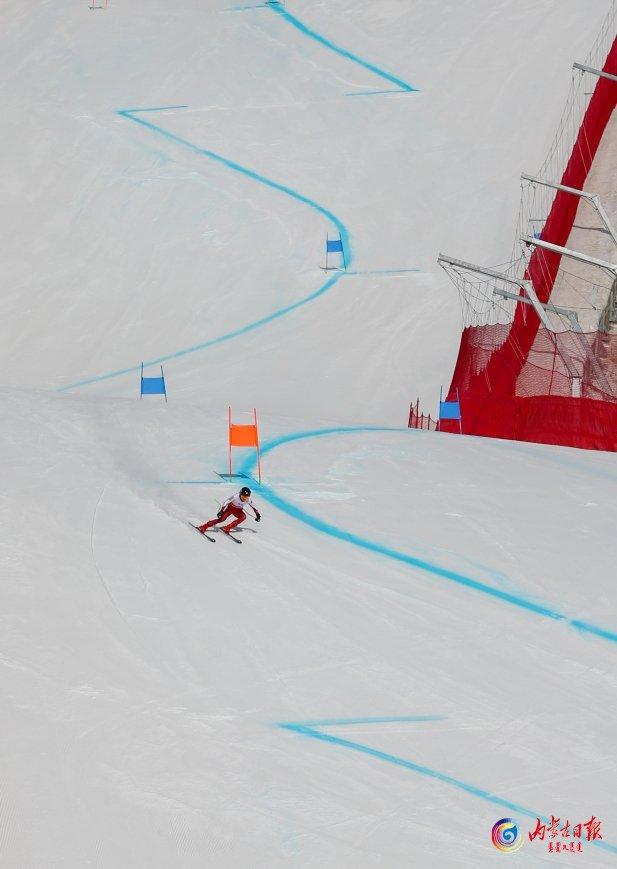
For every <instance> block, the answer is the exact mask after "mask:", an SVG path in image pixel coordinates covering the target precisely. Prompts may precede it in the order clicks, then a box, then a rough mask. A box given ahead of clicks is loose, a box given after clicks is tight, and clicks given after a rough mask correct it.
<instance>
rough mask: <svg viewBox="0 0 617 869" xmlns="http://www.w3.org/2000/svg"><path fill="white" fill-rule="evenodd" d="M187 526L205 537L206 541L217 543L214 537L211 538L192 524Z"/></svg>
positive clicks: (189, 523)
mask: <svg viewBox="0 0 617 869" xmlns="http://www.w3.org/2000/svg"><path fill="white" fill-rule="evenodd" d="M187 524H188V525H189V527H190V528H194V529H195V531H197V533H198V534H201V536H202V537H205V538H206V540H209V541H210V543H216V540H215V539H214V537H210V535H209V534H206V533H205V531H200V530H199V528H198V527H197V525H193V523H192V522H188V523H187ZM238 542H240V541H238Z"/></svg>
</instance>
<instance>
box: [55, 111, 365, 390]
mask: <svg viewBox="0 0 617 869" xmlns="http://www.w3.org/2000/svg"><path fill="white" fill-rule="evenodd" d="M165 108H168V109H176V108H183V107H182V106H167V107H165V106H161V107H160V108H157V109H147V108H146V109H119V110H118V111H117V114H118V115H120V116H121V117H123V118H127V119H128V120H130V121H134V122H135V123H136V124H140V125H141V126H143V127H146V128H147V129H149V130H151V131H153V132H154V133H156V134H157V135H160V136H163V137H164V138H166V139H168V140H170V141H172V142H175V143H176V144H179V145H181V146H183V147H185V148H188V150H190V151H192V152H193V153H195V154H199V155H200V156H202V157H207V158H208V159H209V160H214V161H215V162H216V163H219V164H221V165H223V166H226V167H227V168H228V169H231V170H232V171H234V172H239V173H240V174H241V175H244V176H246V177H247V178H250V179H251V180H252V181H257V182H258V183H259V184H263V185H265V186H266V187H269V188H271V189H272V190H276V191H278V192H279V193H283V194H285V195H286V196H290V197H291V198H292V199H295V200H296V201H297V202H300V203H302V204H303V205H307V206H309V208H312V209H313V210H314V211H317V212H319V213H320V214H322V215H323V216H324V217H326V218H327V219H328V220H329V221H331V222H332V223H333V224H334V226H336V228H337V230H338V232H339V234H340V237H341V240H342V242H343V247H344V250H345V257H346V259H347V262H348V263H349V264H351V263H352V262H353V251H352V248H351V242H350V240H349V232H348V230H347V227H346V226H345V224H344V223H343V222H342V221H341V220H340V219H339V218H338V217H337V216H336V215H335V214H333V213H332V212H331V211H329V210H328V209H327V208H324V206H323V205H320V204H319V203H318V202H315V200H314V199H310V198H309V197H308V196H304V195H303V194H302V193H300V192H299V191H297V190H294V189H293V188H292V187H288V186H287V185H285V184H280V183H279V182H278V181H273V180H272V179H271V178H267V177H266V176H265V175H261V174H260V173H259V172H254V171H253V170H252V169H248V168H247V167H246V166H242V165H241V164H240V163H236V162H235V161H234V160H229V159H228V158H227V157H223V156H221V155H220V154H217V153H215V152H214V151H210V150H208V149H207V148H200V147H198V146H197V145H195V144H194V143H193V142H191V141H189V140H188V139H184V138H182V136H178V135H176V134H175V133H172V132H170V131H169V130H166V129H165V128H164V127H160V126H158V125H157V124H153V123H151V122H150V121H147V120H145V119H144V118H139V117H137V116H136V115H137V113H142V112H152V111H164V110H165ZM343 274H344V273H343V272H341V273H337V274H336V275H334V276H333V277H331V278H330V279H329V280H327V281H326V282H325V283H324V284H322V285H321V286H320V287H319V288H318V289H317V290H315V292H313V293H310V295H308V296H305V297H304V298H303V299H299V300H298V301H297V302H293V303H292V304H291V305H287V306H286V307H285V308H279V309H278V310H277V311H274V312H273V313H272V314H268V315H267V316H266V317H262V318H261V319H259V320H255V321H254V322H252V323H248V324H247V325H245V326H241V327H239V328H238V329H233V330H232V331H231V332H226V333H225V334H224V335H219V336H218V337H217V338H211V339H210V340H208V341H202V342H201V343H199V344H194V345H193V346H192V347H186V348H184V349H182V350H176V351H175V352H173V353H167V354H165V355H163V356H158V357H157V358H156V359H149V360H148V361H147V362H144V363H143V365H144V368H149V367H151V366H152V365H160V364H161V363H162V362H169V361H170V360H171V359H178V358H179V357H180V356H186V355H187V354H189V353H196V352H197V351H199V350H205V349H206V348H208V347H213V346H214V345H216V344H222V343H223V342H225V341H230V340H231V339H232V338H237V337H239V336H240V335H245V334H246V333H247V332H252V331H253V330H255V329H259V328H261V327H262V326H266V325H267V324H269V323H271V322H273V321H274V320H277V319H279V318H280V317H283V316H284V315H285V314H289V313H291V312H292V311H295V310H296V309H297V308H301V307H302V306H303V305H306V304H308V303H309V302H312V301H314V300H315V299H317V298H318V297H319V296H321V295H323V294H324V293H326V292H327V291H328V290H329V289H331V287H333V286H334V284H335V283H336V282H337V281H338V280H339V278H340V277H342V275H343ZM140 366H141V363H139V364H138V365H131V366H129V367H127V368H121V369H118V370H116V371H109V372H107V373H106V374H99V375H96V376H94V377H88V378H86V379H84V380H78V381H75V382H74V383H69V384H67V385H66V386H61V387H59V388H58V389H57V390H56V391H57V392H66V391H67V390H69V389H77V388H78V387H81V386H88V385H89V384H92V383H98V382H100V381H102V380H109V379H110V378H112V377H120V376H121V375H124V374H132V373H133V372H135V371H138V370H140Z"/></svg>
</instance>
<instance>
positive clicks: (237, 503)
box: [197, 486, 261, 534]
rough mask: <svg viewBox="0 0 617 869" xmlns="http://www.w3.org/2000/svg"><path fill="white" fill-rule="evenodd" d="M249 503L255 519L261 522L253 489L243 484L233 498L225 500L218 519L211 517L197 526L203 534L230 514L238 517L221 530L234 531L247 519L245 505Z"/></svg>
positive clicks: (217, 515) (217, 516)
mask: <svg viewBox="0 0 617 869" xmlns="http://www.w3.org/2000/svg"><path fill="white" fill-rule="evenodd" d="M247 505H248V506H249V507H250V508H251V510H252V511H253V512H254V513H255V521H256V522H260V521H261V514H260V512H259V510H258V509H257V507H256V506H255V505H254V504H253V502H252V501H251V490H250V489H249V487H248V486H243V487H242V488H241V489H240V491H239V492H238V493H237V494H236V495H232V496H231V498H228V499H227V500H226V501H225V503H224V504H223V505H222V506H221V509H220V510H219V511H218V513H217V514H216V519H210V521H209V522H206V523H205V524H204V525H199V526H197V530H198V531H201V532H202V534H203V533H204V532H205V531H207V530H208V528H212V526H213V525H218V524H219V523H220V522H224V521H225V520H226V519H229V517H230V516H235V517H236V518H235V521H234V522H230V523H229V525H224V526H223V527H222V528H221V531H224V532H225V534H229V532H230V531H233V530H234V528H237V527H238V525H240V523H241V522H244V520H245V519H246V513H245V512H244V507H246V506H247Z"/></svg>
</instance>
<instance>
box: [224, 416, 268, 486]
mask: <svg viewBox="0 0 617 869" xmlns="http://www.w3.org/2000/svg"><path fill="white" fill-rule="evenodd" d="M253 420H254V422H253V423H252V424H251V425H238V424H237V423H232V421H231V407H230V408H229V476H230V477H231V476H233V474H232V470H231V448H232V447H255V449H256V450H257V470H258V474H259V482H260V483H261V456H260V454H259V430H258V428H257V411H256V410H255V408H253Z"/></svg>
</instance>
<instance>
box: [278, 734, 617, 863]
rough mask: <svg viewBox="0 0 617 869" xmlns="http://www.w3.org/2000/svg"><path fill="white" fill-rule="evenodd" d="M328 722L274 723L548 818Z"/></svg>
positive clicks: (600, 844)
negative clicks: (336, 732)
mask: <svg viewBox="0 0 617 869" xmlns="http://www.w3.org/2000/svg"><path fill="white" fill-rule="evenodd" d="M364 720H365V721H371V719H364ZM372 720H373V721H377V720H379V719H372ZM391 720H395V721H396V720H400V721H404V720H406V719H404V718H401V719H388V718H384V719H383V721H384V722H388V721H391ZM407 720H432V719H430V718H428V717H427V718H426V719H421V718H418V719H407ZM337 723H338V724H359V723H362V719H349V720H348V721H344V720H342V719H339V720H337ZM328 724H329V722H327V721H324V722H315V723H314V724H313V725H311V724H307V723H302V722H299V723H295V724H293V723H280V724H277V727H280V728H281V729H283V730H290V731H292V732H293V733H297V734H298V735H300V736H306V737H309V738H310V739H318V740H319V741H320V742H328V743H330V744H331V745H337V746H339V747H340V748H348V749H351V750H352V751H358V752H360V753H361V754H367V755H369V757H374V758H377V760H383V761H385V762H386V763H392V764H395V765H396V766H400V767H403V768H404V769H408V770H411V771H412V772H416V773H419V774H420V775H423V776H427V777H429V778H432V779H434V780H436V781H439V782H441V783H442V784H446V785H450V786H451V787H455V788H457V789H458V790H462V791H465V793H468V794H470V795H471V796H474V797H478V798H479V799H482V800H486V801H487V802H489V803H493V804H494V805H496V806H500V807H502V808H504V809H508V811H510V812H514V813H515V814H517V815H525V816H526V817H529V818H534V819H535V818H539V819H540V820H541V821H542V823H544V824H547V823H550V819H549V818H548V816H545V815H542V814H540V813H539V812H534V811H532V810H531V809H527V808H525V806H521V805H518V803H513V802H511V801H510V800H505V799H503V798H502V797H498V796H497V795H496V794H494V793H492V792H491V791H487V790H484V789H483V788H479V787H477V786H476V785H472V784H469V783H468V782H464V781H462V780H461V779H457V778H454V777H453V776H451V775H447V774H446V773H443V772H439V770H436V769H432V768H431V767H428V766H424V765H422V764H419V763H414V762H413V761H412V760H407V759H406V758H404V757H399V756H398V755H395V754H389V753H388V752H386V751H380V750H379V749H377V748H371V747H370V746H369V745H364V744H363V743H361V742H355V741H352V740H350V739H342V738H341V737H339V736H332V735H331V734H329V733H323V732H322V731H320V730H316V729H315V727H317V726H326V725H328ZM586 844H588V845H594V846H595V847H596V848H602V850H604V851H608V852H609V853H611V854H617V846H615V845H611V844H610V843H609V842H605V841H603V840H598V839H595V840H593V841H591V842H587V843H586Z"/></svg>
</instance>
